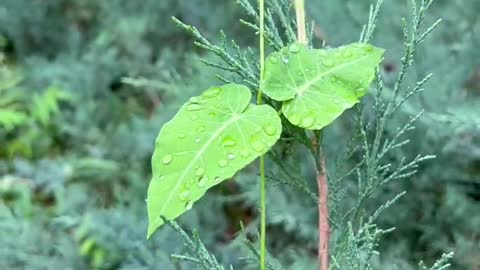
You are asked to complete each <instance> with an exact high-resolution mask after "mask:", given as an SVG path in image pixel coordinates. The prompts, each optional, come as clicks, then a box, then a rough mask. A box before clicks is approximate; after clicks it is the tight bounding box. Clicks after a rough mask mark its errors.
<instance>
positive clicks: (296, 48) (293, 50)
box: [288, 44, 300, 53]
mask: <svg viewBox="0 0 480 270" xmlns="http://www.w3.org/2000/svg"><path fill="white" fill-rule="evenodd" d="M288 51H289V52H291V53H298V52H299V51H300V46H298V45H297V44H292V45H290V48H289V49H288Z"/></svg>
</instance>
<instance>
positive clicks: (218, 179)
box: [213, 177, 221, 184]
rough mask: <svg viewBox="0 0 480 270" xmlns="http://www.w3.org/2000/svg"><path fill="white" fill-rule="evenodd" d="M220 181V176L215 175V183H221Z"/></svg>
mask: <svg viewBox="0 0 480 270" xmlns="http://www.w3.org/2000/svg"><path fill="white" fill-rule="evenodd" d="M220 181H221V179H220V177H215V178H214V179H213V182H214V183H215V184H218V183H220Z"/></svg>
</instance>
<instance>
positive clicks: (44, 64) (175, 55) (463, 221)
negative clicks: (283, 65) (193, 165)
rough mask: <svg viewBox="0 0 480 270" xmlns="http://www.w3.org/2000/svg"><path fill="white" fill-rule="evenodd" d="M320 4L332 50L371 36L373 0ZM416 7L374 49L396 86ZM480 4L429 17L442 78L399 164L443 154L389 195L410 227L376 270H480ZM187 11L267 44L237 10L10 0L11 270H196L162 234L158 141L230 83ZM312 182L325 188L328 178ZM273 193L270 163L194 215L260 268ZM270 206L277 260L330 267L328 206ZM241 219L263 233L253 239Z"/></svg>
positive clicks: (222, 247) (6, 137)
mask: <svg viewBox="0 0 480 270" xmlns="http://www.w3.org/2000/svg"><path fill="white" fill-rule="evenodd" d="M307 3H308V6H309V8H308V15H309V16H310V17H311V18H312V19H313V20H314V21H315V25H316V26H315V29H314V30H315V31H314V41H315V42H316V43H317V44H321V41H322V40H326V41H327V42H328V44H330V45H333V46H336V45H341V44H344V43H350V42H353V41H356V40H358V36H359V33H360V30H361V25H362V24H364V23H365V22H366V19H367V16H368V7H369V4H370V3H368V1H353V0H341V1H328V0H327V1H317V0H310V1H307ZM410 8H411V7H410V1H403V0H402V1H386V3H385V5H384V9H383V11H382V13H381V15H380V17H379V23H378V25H377V31H378V32H377V34H376V35H375V38H374V40H373V41H372V42H373V44H375V45H378V46H380V47H384V48H387V49H388V50H387V52H386V58H385V61H384V64H383V67H382V70H381V72H382V74H383V76H384V78H386V80H387V83H386V87H391V85H388V79H389V78H390V79H391V82H392V83H393V82H394V80H395V77H396V74H397V73H398V72H399V59H400V58H401V54H402V46H403V43H402V31H401V29H402V26H401V17H402V16H409V14H410V12H409V11H410ZM478 10H480V1H479V0H458V1H448V0H437V1H436V2H435V3H434V5H433V6H432V12H431V13H430V14H429V15H428V16H427V18H426V21H427V22H428V23H432V22H433V21H434V20H435V19H436V18H438V17H440V18H442V19H443V23H442V25H441V26H440V27H439V28H438V29H437V30H436V31H435V32H434V33H433V34H432V36H431V37H430V39H428V40H426V41H425V44H423V46H422V47H421V48H419V51H418V52H417V55H416V58H415V61H416V64H417V65H416V67H415V69H414V70H413V71H411V73H412V74H410V75H411V76H410V78H411V80H412V82H414V80H416V79H419V78H423V77H424V76H425V75H426V74H428V73H429V72H433V73H434V77H433V78H432V79H431V80H430V81H429V82H428V84H427V85H426V87H425V88H426V89H425V91H424V92H423V93H422V94H421V95H419V96H417V97H414V98H412V99H410V101H409V102H408V103H407V104H406V106H403V107H402V111H401V113H398V114H397V116H396V117H395V118H394V119H392V120H391V121H389V123H388V125H387V127H386V128H387V131H386V136H394V135H395V134H396V128H397V126H398V122H400V121H404V120H405V119H408V117H409V115H412V114H416V113H417V112H418V111H420V110H424V111H425V113H424V115H423V116H422V117H421V118H420V120H419V121H418V122H417V123H416V129H415V130H413V131H410V132H409V133H408V135H407V137H408V139H409V140H410V144H408V145H407V146H406V147H403V148H402V149H401V150H398V151H397V152H395V155H393V156H392V157H391V158H392V160H395V159H396V158H397V159H398V157H403V156H406V157H412V156H416V155H417V154H418V153H421V154H433V155H436V156H437V158H436V159H434V160H429V161H427V162H425V163H423V164H422V165H421V166H420V167H419V168H418V173H417V174H416V175H414V176H412V177H409V178H407V179H404V180H402V181H399V182H395V183H390V184H388V185H386V186H384V188H383V189H382V190H381V191H379V192H376V193H375V194H374V196H373V198H374V200H373V201H372V202H371V203H372V208H375V204H376V202H378V203H377V204H376V206H377V207H378V205H380V204H381V203H383V202H384V201H386V200H388V199H391V198H392V197H393V196H395V194H398V193H400V192H402V191H407V194H406V195H405V196H403V197H402V198H401V199H400V200H398V201H397V202H396V203H395V204H394V205H392V206H391V207H390V208H389V210H387V211H386V212H385V213H384V214H383V215H382V216H381V217H380V218H379V220H378V222H377V223H378V225H379V226H380V227H382V228H389V227H395V228H396V229H395V230H394V231H393V232H391V233H389V234H386V235H385V237H384V238H383V239H382V241H381V242H380V246H379V247H378V248H377V250H380V251H381V254H380V255H379V256H374V258H373V261H372V265H373V267H374V268H375V269H394V268H393V265H396V266H397V267H398V269H417V268H416V265H417V262H418V261H419V260H425V261H426V263H427V264H428V265H431V264H432V263H433V261H434V260H435V259H436V258H438V257H439V256H440V255H441V254H442V253H444V252H450V251H455V257H454V258H453V261H452V263H453V266H452V269H479V268H480V214H479V213H480V211H479V210H480V120H479V119H480V117H479V115H480V114H479V113H480V106H479V105H480V99H479V95H480V66H479V62H478V59H480V52H479V50H478V47H479V46H480V18H479V17H478V15H477V13H478ZM171 16H176V17H178V18H179V19H182V20H183V21H185V22H186V23H189V24H193V25H195V26H196V27H197V28H198V29H199V30H201V32H202V33H203V34H205V35H206V36H207V37H208V38H210V39H212V40H219V39H220V38H221V35H220V33H219V30H220V29H224V30H225V32H227V33H228V34H229V38H235V39H236V41H237V42H238V43H239V44H240V45H242V46H252V47H254V48H255V46H256V38H255V36H254V35H253V32H252V31H250V29H248V28H246V27H244V26H242V25H241V24H240V23H238V22H239V19H241V18H245V14H244V13H243V12H242V10H241V9H240V8H238V7H237V6H236V5H235V1H222V0H211V1H203V0H188V1H187V0H185V1H173V0H172V1H170V0H168V1H158V0H144V1H121V0H105V1H95V0H75V1H67V0H45V1H31V0H2V1H1V2H0V50H1V51H2V55H3V56H2V69H1V71H0V72H1V73H0V227H1V228H0V269H192V268H193V266H192V265H190V264H188V263H184V262H182V263H180V262H178V261H177V260H175V259H172V258H171V257H170V254H172V253H175V254H182V253H184V252H185V249H186V248H185V247H184V245H183V239H182V238H181V237H179V235H178V234H174V233H172V229H169V228H167V227H165V228H162V229H161V230H160V231H159V232H158V233H156V234H155V235H154V237H152V239H151V240H149V241H146V239H145V232H146V228H147V215H146V209H145V201H144V200H145V194H146V187H147V185H148V180H149V179H150V173H151V168H150V157H151V154H152V150H153V142H154V139H155V136H156V135H157V132H158V130H159V128H160V127H161V125H162V124H163V123H164V122H165V121H167V120H168V119H169V118H170V117H171V116H172V115H173V113H174V112H175V111H176V109H177V108H178V106H179V105H180V104H181V103H183V102H185V101H186V100H187V99H188V98H189V97H190V96H191V95H193V94H198V93H199V92H200V91H201V90H202V89H206V88H207V86H209V85H212V84H220V82H219V81H218V80H217V78H216V77H215V76H214V75H213V74H214V70H213V69H212V68H209V67H205V66H204V65H202V64H201V62H200V60H199V58H200V57H202V58H204V59H211V58H212V55H210V54H209V53H206V52H205V51H202V50H199V49H197V48H195V47H193V46H192V41H193V40H192V38H191V37H190V36H189V35H188V34H187V33H185V32H184V31H182V30H181V29H179V28H177V27H176V26H175V24H174V23H172V22H171V19H170V17H171ZM365 110H366V111H367V112H368V110H369V108H368V107H367V108H365ZM349 121H350V120H349V118H348V115H347V116H346V117H344V118H342V119H341V120H340V121H338V122H337V123H336V124H335V125H334V126H332V127H329V128H328V129H327V131H326V134H325V136H326V139H325V140H326V142H325V145H326V146H327V149H326V151H327V153H335V152H336V151H338V150H339V149H343V148H342V147H343V145H342V144H344V143H345V142H347V141H348V139H349V137H351V136H352V132H353V131H352V130H350V128H351V127H350V125H349V124H348V122H349ZM294 147H296V146H294ZM299 149H300V150H299V151H301V148H299ZM295 153H296V155H297V156H295V157H294V160H295V162H296V163H297V166H298V167H299V168H300V169H301V170H305V169H307V168H309V166H310V165H309V164H310V163H311V161H310V160H305V158H304V156H305V155H302V154H301V152H300V153H299V152H298V151H296V152H295ZM342 162H343V161H342ZM272 173H274V172H272ZM306 177H307V180H308V183H309V184H310V185H311V186H312V187H313V186H314V185H315V183H314V179H313V175H308V174H307V175H306ZM347 183H348V184H349V185H350V184H351V185H352V189H353V187H354V185H355V183H354V182H351V183H350V182H347ZM345 189H346V190H348V189H349V187H348V186H347V187H346V188H345ZM257 191H258V186H257V178H256V173H255V169H254V168H253V167H252V168H250V169H247V170H245V171H244V172H243V173H241V174H238V175H237V176H236V177H235V181H228V182H226V183H224V184H222V185H221V186H219V187H218V188H215V189H214V190H212V191H210V192H209V193H208V194H207V196H206V197H205V198H203V199H202V200H200V201H199V203H198V205H197V206H196V207H195V208H194V209H192V210H190V211H189V212H188V213H186V214H185V215H183V216H182V217H181V218H180V219H179V222H180V224H182V227H183V228H185V229H187V231H190V230H191V229H193V228H195V229H197V230H198V231H199V234H200V235H201V238H202V241H203V243H204V244H205V245H206V246H207V247H208V249H209V250H210V251H211V252H213V253H214V254H215V255H216V256H217V258H218V260H219V261H220V262H221V263H222V264H223V265H229V264H232V265H233V266H235V269H250V268H249V266H247V265H246V261H248V258H247V257H248V256H250V255H251V253H250V252H249V251H248V246H245V245H244V244H243V241H242V239H245V238H248V239H255V228H256V225H257V224H258V216H257V202H258V192H257ZM268 205H269V210H268V211H269V212H268V222H269V226H268V232H269V234H268V240H269V251H270V252H271V254H272V255H273V256H272V258H273V257H275V258H279V259H278V262H277V261H276V260H274V259H273V260H272V263H279V264H282V265H283V266H284V268H285V269H315V264H316V258H315V252H316V251H315V247H316V237H317V235H316V234H317V232H316V229H317V224H316V223H317V216H316V209H315V207H314V205H313V206H312V204H311V201H310V200H309V199H308V198H307V197H306V196H304V194H303V193H301V192H300V191H296V190H292V189H291V188H285V187H283V186H282V185H273V184H272V185H271V186H270V187H269V201H268ZM240 222H243V223H244V224H245V226H246V228H245V231H244V233H242V234H240V235H237V234H236V233H237V232H238V231H240V225H239V224H240ZM241 257H245V258H246V260H241V259H239V258H241ZM253 269H254V268H253ZM421 269H428V268H421Z"/></svg>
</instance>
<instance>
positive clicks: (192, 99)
mask: <svg viewBox="0 0 480 270" xmlns="http://www.w3.org/2000/svg"><path fill="white" fill-rule="evenodd" d="M188 101H190V103H198V97H191V98H190V99H189V100H188Z"/></svg>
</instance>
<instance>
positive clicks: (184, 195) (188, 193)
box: [178, 190, 190, 201]
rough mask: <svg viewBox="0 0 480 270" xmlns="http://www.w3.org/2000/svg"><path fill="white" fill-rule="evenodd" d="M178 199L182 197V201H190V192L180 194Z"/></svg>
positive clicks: (185, 191)
mask: <svg viewBox="0 0 480 270" xmlns="http://www.w3.org/2000/svg"><path fill="white" fill-rule="evenodd" d="M178 197H180V200H182V201H186V200H187V199H188V197H190V191H188V190H184V191H182V192H180V194H179V195H178Z"/></svg>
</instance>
